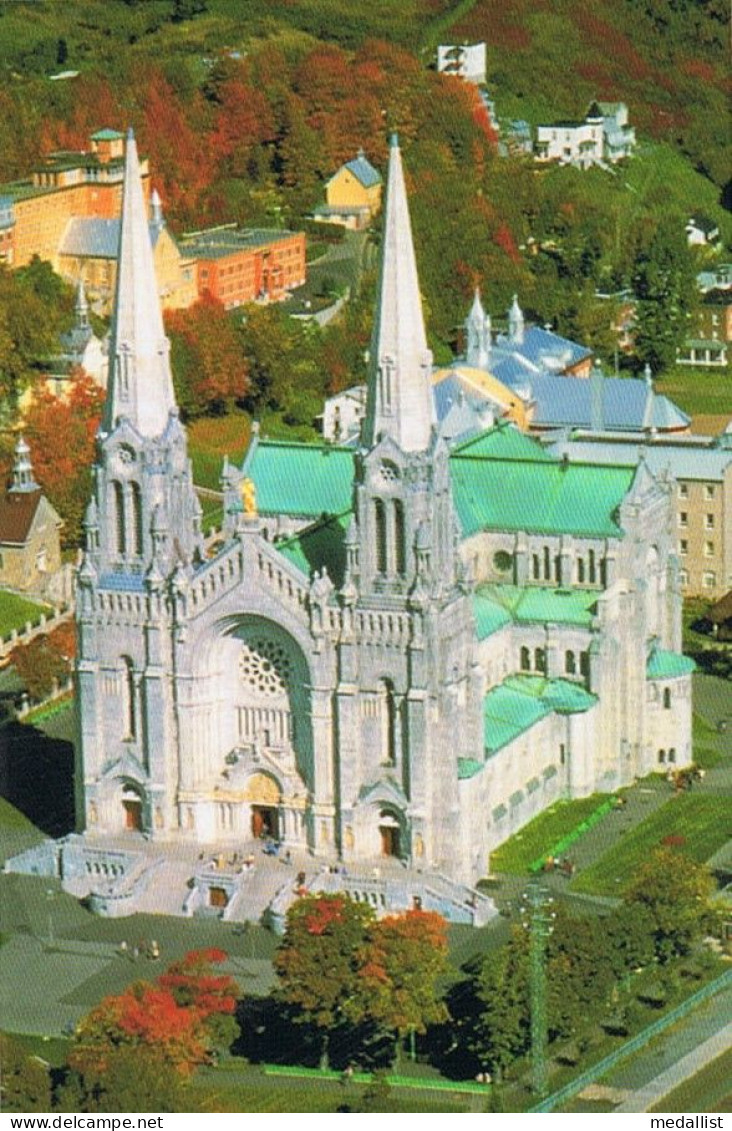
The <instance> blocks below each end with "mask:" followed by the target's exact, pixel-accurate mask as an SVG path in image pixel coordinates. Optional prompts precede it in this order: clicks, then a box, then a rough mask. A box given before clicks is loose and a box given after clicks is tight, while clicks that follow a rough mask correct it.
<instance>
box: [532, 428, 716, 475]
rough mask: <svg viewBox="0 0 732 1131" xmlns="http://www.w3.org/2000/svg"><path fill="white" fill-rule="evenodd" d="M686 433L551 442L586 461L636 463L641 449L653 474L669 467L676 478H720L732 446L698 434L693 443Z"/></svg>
mask: <svg viewBox="0 0 732 1131" xmlns="http://www.w3.org/2000/svg"><path fill="white" fill-rule="evenodd" d="M683 439H684V438H683V437H681V438H678V439H675V440H671V439H670V440H668V441H667V442H665V443H664V442H663V440H649V441H648V442H647V443H639V442H638V441H631V440H626V439H623V438H622V437H618V438H617V439H616V440H610V439H598V440H592V439H590V438H588V437H583V438H582V439H580V440H572V439H571V438H570V439H567V440H559V441H557V442H556V443H553V444H550V445H549V450H550V451H552V452H553V453H554V454H555V455H563V454H564V453H565V452H566V453H567V455H569V456H570V457H571V458H572V459H574V460H581V461H582V462H586V463H609V464H616V465H617V464H623V465H625V466H626V467H634V466H635V465H636V464H637V462H638V459H639V458H640V453H641V450H642V451H643V455H644V458H645V461H646V464H647V465H648V468H649V470H650V471H652V472H653V474H654V475H657V474H658V473H659V472H661V471H663V470H664V469H665V468H670V470H671V474H672V475H673V476H674V478H675V479H700V480H707V481H708V480H721V479H722V478H723V477H724V473H725V470H726V469H727V468H728V467H729V465H730V464H731V463H732V450H730V449H729V448H727V449H725V448H720V447H716V446H715V447H713V446H712V445H711V444H710V445H708V446H702V445H701V444H700V443H699V441H698V438H695V439H696V441H697V442H696V444H695V445H694V446H691V445H690V444H688V443H685V442H683Z"/></svg>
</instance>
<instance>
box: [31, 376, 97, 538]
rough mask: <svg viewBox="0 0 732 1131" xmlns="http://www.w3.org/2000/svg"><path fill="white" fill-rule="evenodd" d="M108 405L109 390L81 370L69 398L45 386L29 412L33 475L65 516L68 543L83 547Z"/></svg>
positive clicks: (65, 533)
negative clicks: (97, 444) (98, 442)
mask: <svg viewBox="0 0 732 1131" xmlns="http://www.w3.org/2000/svg"><path fill="white" fill-rule="evenodd" d="M103 404H104V390H103V389H100V387H99V386H98V385H97V384H96V382H94V381H93V380H92V379H91V377H88V376H87V375H86V374H85V373H83V372H81V371H79V372H77V374H76V375H75V377H74V379H73V382H72V384H71V391H70V393H69V395H68V397H67V398H66V399H64V400H62V399H60V398H59V397H55V396H54V395H53V394H52V393H51V392H49V391H47V390H45V389H41V390H39V391H38V392H37V393H36V394H35V396H34V398H33V403H32V405H31V407H30V410H29V412H28V414H27V416H26V422H25V435H26V439H27V440H28V444H29V446H30V450H31V459H32V461H33V473H34V475H35V477H36V479H37V481H38V482H39V483H40V485H41V487H43V490H44V491H45V493H46V494H47V495H48V497H49V499H50V500H51V502H52V503H53V505H54V507H55V508H56V510H57V511H58V513H59V514H60V515H61V518H62V519H63V520H64V527H63V530H62V532H61V540H62V542H63V544H64V545H65V546H77V545H78V544H79V542H80V539H81V522H82V518H83V516H84V509H85V507H86V504H87V502H88V500H89V496H90V494H91V466H92V463H93V461H94V450H95V437H96V434H97V429H98V427H99V421H100V419H101V415H102V405H103Z"/></svg>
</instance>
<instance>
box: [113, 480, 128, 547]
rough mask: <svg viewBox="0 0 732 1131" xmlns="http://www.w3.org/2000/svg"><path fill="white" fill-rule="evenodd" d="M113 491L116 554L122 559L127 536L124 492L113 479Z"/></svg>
mask: <svg viewBox="0 0 732 1131" xmlns="http://www.w3.org/2000/svg"><path fill="white" fill-rule="evenodd" d="M112 489H113V491H114V522H115V533H116V539H117V553H118V554H119V556H120V557H124V555H125V553H126V552H127V534H126V523H125V492H124V487H123V486H122V484H121V483H118V482H117V480H116V479H115V481H114V483H113V484H112Z"/></svg>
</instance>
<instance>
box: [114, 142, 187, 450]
mask: <svg viewBox="0 0 732 1131" xmlns="http://www.w3.org/2000/svg"><path fill="white" fill-rule="evenodd" d="M169 351H170V343H169V342H168V339H167V338H166V337H165V332H164V330H163V316H162V313H161V310H160V298H159V296H158V288H157V281H156V279H155V265H154V263H153V253H152V245H151V243H150V230H149V227H148V218H147V210H146V208H145V198H144V196H143V192H142V182H141V180H140V166H139V162H138V158H137V144H136V142H135V135H134V134H133V132H132V130H130V131H129V133H128V135H127V149H126V155H125V182H124V196H123V199H122V223H121V225H120V240H119V252H118V261H117V290H116V294H115V300H114V312H113V318H112V335H111V343H110V351H109V353H110V358H109V382H108V386H107V388H108V392H107V403H106V406H105V413H104V423H103V429H104V431H105V432H112V431H113V430H114V428H115V426H116V423H117V421H118V419H119V418H120V417H127V418H128V419H129V421H130V423H131V424H132V425H133V426H134V427H135V428H136V429H137V431H138V432H139V433H140V434H141V435H142V436H146V437H155V436H160V435H161V434H162V433H163V432H164V430H165V427H166V424H167V423H168V416H169V414H170V412H171V411H173V410H174V409H175V407H176V406H175V396H174V394H173V379H172V376H171V372H170V361H169V356H168V355H169Z"/></svg>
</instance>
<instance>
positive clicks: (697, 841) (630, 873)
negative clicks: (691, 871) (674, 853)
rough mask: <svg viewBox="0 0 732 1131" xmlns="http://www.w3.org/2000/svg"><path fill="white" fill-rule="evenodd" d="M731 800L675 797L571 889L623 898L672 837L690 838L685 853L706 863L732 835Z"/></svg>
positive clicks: (683, 848) (705, 796)
mask: <svg viewBox="0 0 732 1131" xmlns="http://www.w3.org/2000/svg"><path fill="white" fill-rule="evenodd" d="M727 811H728V798H726V797H719V796H709V795H708V794H699V793H682V794H680V795H678V796H676V797H673V796H670V797H669V800H668V802H667V803H666V804H665V805H662V806H661V808H660V809H657V810H656V811H655V813H651V815H650V816H649V817H647V818H646V819H645V821H643V822H642V823H641V824H640V825H637V826H636V827H635V828H634V829H631V830H630V831H629V832H627V833H625V834H624V835H623V836H622V837H621V838H620V840H618V841H616V842H615V844H613V845H612V847H611V848H609V849H608V851H607V852H606V853H605V854H604V856H601V857H600V859H599V860H598V861H597V862H596V863H595V864H592V865H590V866H589V867H588V868H586V869H585V870H584V871H583V872H581V873H580V875H579V876H578V877H577V878H576V879H575V880H573V881H572V883H571V889H572V890H573V891H578V892H588V893H591V894H593V895H609V896H613V895H615V896H618V895H621V894H622V892H623V890H624V889H625V888H626V887H627V886H628V884H629V883H630V882H631V881H632V879H633V877H634V876H635V874H636V871H637V869H638V868H639V866H640V865H641V864H642V863H643V862H644V861H645V860H647V859H648V856H649V855H650V853H651V852H653V850H654V849H655V848H658V847H659V846H660V845H661V843H662V842H663V840H664V838H665V837H667V836H680V837H684V843H683V844H682V845H678V846H677V847H678V848H679V850H680V851H681V852H682V853H683V854H684V855H686V856H689V857H690V858H691V859H692V860H695V861H697V863H704V861H706V860H708V859H709V857H710V856H712V855H713V854H714V853H715V852H716V851H717V850H718V849H719V848H721V847H722V845H723V844H725V843H726V842H727V839H728V837H729V822H728V821H727V822H725V820H724V817H725V813H726V812H727Z"/></svg>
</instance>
